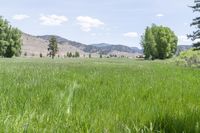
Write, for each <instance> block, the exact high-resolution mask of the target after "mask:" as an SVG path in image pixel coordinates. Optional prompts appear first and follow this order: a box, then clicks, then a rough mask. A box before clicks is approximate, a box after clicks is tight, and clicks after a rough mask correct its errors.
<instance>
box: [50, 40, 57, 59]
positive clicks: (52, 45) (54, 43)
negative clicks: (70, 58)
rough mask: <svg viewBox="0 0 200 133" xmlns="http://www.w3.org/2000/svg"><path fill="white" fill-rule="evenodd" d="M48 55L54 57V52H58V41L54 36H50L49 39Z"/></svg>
mask: <svg viewBox="0 0 200 133" xmlns="http://www.w3.org/2000/svg"><path fill="white" fill-rule="evenodd" d="M48 51H49V56H50V57H52V59H54V57H55V55H56V53H57V52H58V43H57V40H56V38H55V37H53V36H52V37H51V39H50V40H49V48H48Z"/></svg>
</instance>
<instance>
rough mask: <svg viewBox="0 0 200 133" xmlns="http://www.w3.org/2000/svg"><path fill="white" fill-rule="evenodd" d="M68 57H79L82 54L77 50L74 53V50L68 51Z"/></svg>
mask: <svg viewBox="0 0 200 133" xmlns="http://www.w3.org/2000/svg"><path fill="white" fill-rule="evenodd" d="M67 57H69V58H71V57H73V58H78V57H80V54H79V52H77V51H76V52H75V54H72V52H67Z"/></svg>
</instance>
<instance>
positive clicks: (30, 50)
mask: <svg viewBox="0 0 200 133" xmlns="http://www.w3.org/2000/svg"><path fill="white" fill-rule="evenodd" d="M52 36H54V37H55V38H56V40H57V42H58V48H59V53H58V54H59V55H60V56H64V55H66V53H67V52H72V53H75V52H76V51H77V52H79V53H80V55H81V56H86V55H89V54H92V55H93V56H97V57H99V54H102V55H117V56H127V57H136V56H137V55H141V54H142V50H141V49H139V48H137V47H128V46H124V45H113V44H107V43H100V44H91V45H87V44H83V43H79V42H76V41H71V40H68V39H65V38H63V37H60V36H56V35H44V36H33V35H29V34H26V33H24V34H23V35H22V40H23V46H22V54H25V53H26V55H29V56H33V55H34V56H38V55H39V54H40V53H42V54H43V55H47V53H48V51H47V49H48V43H49V39H50V38H51V37H52Z"/></svg>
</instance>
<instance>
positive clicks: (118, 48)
mask: <svg viewBox="0 0 200 133" xmlns="http://www.w3.org/2000/svg"><path fill="white" fill-rule="evenodd" d="M52 36H54V37H55V38H56V39H57V41H58V43H60V44H61V45H71V46H74V47H76V48H78V49H80V50H82V51H84V52H86V53H97V54H100V53H101V54H105V55H107V54H110V53H113V52H117V53H119V52H123V53H129V54H142V50H140V49H139V48H136V47H133V48H131V47H128V46H124V45H113V44H107V43H99V44H91V45H86V44H82V43H79V42H75V41H70V40H68V39H65V38H63V37H60V36H56V35H44V36H37V37H38V38H41V39H44V40H49V39H50V38H51V37H52Z"/></svg>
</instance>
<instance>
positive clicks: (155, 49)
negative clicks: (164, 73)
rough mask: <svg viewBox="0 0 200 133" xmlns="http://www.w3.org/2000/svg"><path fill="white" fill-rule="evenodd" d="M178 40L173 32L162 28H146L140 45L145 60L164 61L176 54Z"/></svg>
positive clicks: (153, 26)
mask: <svg viewBox="0 0 200 133" xmlns="http://www.w3.org/2000/svg"><path fill="white" fill-rule="evenodd" d="M177 43H178V38H177V36H176V35H175V34H174V32H173V31H172V30H171V29H170V28H168V27H163V26H156V25H152V27H147V28H146V30H145V34H144V35H143V36H142V39H141V45H142V47H143V49H144V55H145V58H146V59H166V58H170V57H172V56H173V55H174V54H175V53H176V49H177Z"/></svg>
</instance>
